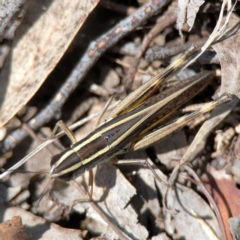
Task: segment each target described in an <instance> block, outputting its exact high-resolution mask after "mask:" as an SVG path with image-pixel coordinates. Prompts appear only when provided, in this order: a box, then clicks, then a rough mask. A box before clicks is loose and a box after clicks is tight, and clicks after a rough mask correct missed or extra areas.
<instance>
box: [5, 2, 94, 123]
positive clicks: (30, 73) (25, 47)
mask: <svg viewBox="0 0 240 240" xmlns="http://www.w3.org/2000/svg"><path fill="white" fill-rule="evenodd" d="M97 3H98V0H92V1H79V0H54V1H42V0H36V1H31V6H30V7H29V10H28V12H27V13H26V17H25V19H24V22H23V24H22V25H21V27H20V28H19V31H18V37H17V38H16V40H15V43H14V47H13V51H12V53H11V56H10V57H9V59H8V61H7V63H6V64H5V67H4V69H3V72H2V74H1V87H0V102H1V110H0V127H1V126H3V125H4V124H6V123H7V122H8V121H9V120H10V119H11V118H12V117H13V116H14V115H15V114H16V113H17V112H18V111H19V110H20V109H21V108H22V107H23V106H24V105H25V104H26V103H27V102H28V101H29V100H30V98H31V97H32V96H33V95H34V94H35V92H36V91H37V90H38V89H39V87H40V86H41V85H42V83H43V82H44V80H45V79H46V77H47V76H48V75H49V73H50V72H51V71H52V70H53V69H54V67H55V66H56V64H57V63H58V61H59V60H60V58H61V57H62V55H63V54H64V52H65V51H66V49H67V48H68V46H69V44H70V43H71V41H72V39H73V38H74V36H75V35H76V33H77V32H78V30H79V29H80V27H81V26H82V24H83V23H84V21H85V20H86V18H87V17H88V15H89V13H90V12H91V11H92V10H93V8H94V7H95V6H96V4H97Z"/></svg>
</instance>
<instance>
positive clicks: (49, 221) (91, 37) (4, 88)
mask: <svg viewBox="0 0 240 240" xmlns="http://www.w3.org/2000/svg"><path fill="white" fill-rule="evenodd" d="M0 4H1V5H0V40H1V46H0V49H1V59H0V62H1V63H4V64H1V66H2V69H1V82H0V84H1V85H0V101H1V104H0V106H1V108H0V125H1V129H0V130H1V131H0V132H1V136H0V139H1V140H2V141H1V145H0V150H1V154H2V155H1V158H0V164H1V168H2V169H8V168H9V167H10V166H12V165H14V164H15V163H16V162H19V160H20V159H22V158H24V157H25V156H27V155H28V154H31V156H32V157H31V159H28V161H25V159H23V162H25V164H24V165H23V166H21V168H19V169H18V170H17V171H16V172H14V173H12V172H11V171H9V172H4V170H3V174H1V175H0V179H1V180H2V182H1V183H0V205H1V207H0V216H1V224H0V238H1V239H14V240H15V239H51V240H53V239H95V238H96V239H180V238H184V239H239V234H240V233H239V227H236V226H239V218H238V217H237V216H239V215H240V210H239V207H238V206H239V199H240V198H239V183H240V155H239V149H240V136H239V134H240V131H239V119H240V114H239V106H238V99H239V89H240V84H238V83H239V79H240V78H239V69H238V65H239V64H238V63H239V62H240V61H239V62H238V58H239V56H240V54H239V52H238V51H239V49H240V48H239V42H240V41H239V6H240V4H239V3H237V4H236V5H234V9H235V11H234V12H231V10H232V7H233V5H232V4H231V1H194V0H179V1H170V0H166V1H158V0H152V1H147V2H145V3H144V4H142V3H140V1H136V0H135V1H134V0H132V1H124V0H119V1H108V0H101V1H97V0H92V1H83V0H71V1H69V0H61V1H59V0H51V1H39V0H34V1H26V0H25V1H20V0H19V1H15V4H13V2H12V1H2V2H1V3H0ZM223 5H224V6H225V7H222V6H223ZM221 9H222V10H223V9H224V11H221ZM221 13H224V15H225V16H227V17H226V18H225V19H224V18H223V19H222V17H223V16H221ZM230 13H231V14H230ZM229 16H230V18H229ZM219 19H220V20H221V21H219V22H221V23H224V22H227V23H228V26H227V28H223V29H226V30H224V31H223V32H221V31H219V29H221V26H218V24H219V22H218V20H219ZM216 25H217V26H218V27H217V28H215V26H216ZM214 28H215V30H214ZM216 29H217V30H216ZM213 31H214V34H213V35H211V33H212V32H213ZM179 33H180V34H179ZM180 35H181V36H182V37H180ZM216 36H217V37H216ZM215 40H219V41H218V42H216V43H215V44H214V45H212V42H213V41H215ZM206 41H208V44H207V45H204V43H205V42H206ZM192 44H194V45H196V46H198V47H202V46H203V47H202V49H204V51H205V50H206V49H205V48H206V47H205V46H207V47H208V49H207V51H205V52H204V53H203V55H202V56H201V58H200V59H199V60H198V61H197V62H195V63H194V62H193V63H192V64H191V65H190V66H189V67H188V68H186V69H184V70H183V71H182V72H181V73H179V74H178V75H177V76H176V77H175V78H174V79H172V80H173V81H170V82H168V83H166V85H164V86H161V89H164V88H166V87H167V86H168V85H172V84H175V82H176V81H180V80H181V79H184V78H187V77H189V76H192V75H195V74H196V73H198V72H200V71H203V70H205V69H207V70H214V71H216V72H220V74H219V76H217V75H216V77H215V78H214V80H213V82H212V83H211V84H210V86H209V87H207V89H206V90H204V91H203V93H201V94H200V95H199V96H197V97H196V98H194V99H193V100H191V103H192V104H198V103H205V102H208V101H211V97H212V96H213V95H214V97H216V96H219V95H221V94H223V93H225V92H227V93H231V94H233V95H234V97H233V100H232V101H230V102H229V103H226V104H224V105H223V106H221V107H219V108H217V109H215V110H214V111H213V112H212V113H211V114H210V117H209V119H208V120H206V121H205V122H204V123H203V125H202V127H200V129H198V126H196V122H200V121H201V120H196V121H194V124H190V125H189V127H186V128H184V129H182V130H180V131H178V132H175V133H173V134H172V135H171V136H169V137H167V138H166V139H164V140H162V141H161V142H159V143H156V144H154V145H153V146H151V147H150V148H149V149H147V150H141V151H136V152H129V153H127V154H125V155H123V156H119V159H121V160H123V161H124V160H128V161H129V160H132V161H133V162H142V161H145V160H146V159H148V161H149V164H150V165H151V166H152V167H153V168H154V170H155V172H156V174H157V175H158V176H159V177H160V178H161V179H162V180H164V181H165V182H168V183H169V184H166V183H164V182H161V181H159V179H156V178H155V176H154V175H153V173H152V171H151V170H150V169H149V168H148V167H147V166H146V165H136V164H135V165H134V164H133V165H127V166H125V165H115V164H113V163H112V162H108V163H104V164H102V165H99V166H98V167H96V168H94V182H93V190H94V192H93V201H91V202H86V201H85V202H79V199H83V198H86V192H85V190H84V189H87V188H88V186H87V185H88V173H86V174H84V175H83V176H81V177H79V178H77V179H76V180H74V181H71V182H69V183H65V182H62V181H58V180H56V181H55V182H54V184H53V186H52V187H51V188H50V189H49V192H48V193H47V194H43V193H45V192H46V191H47V190H48V187H49V185H50V184H49V178H48V175H47V174H46V172H47V171H49V166H50V159H51V157H52V155H54V154H57V153H59V152H60V151H61V150H60V149H62V146H63V145H64V146H65V147H66V146H69V142H68V141H67V139H65V138H63V139H61V141H60V140H57V141H55V142H54V144H51V145H48V144H49V143H50V142H53V141H52V140H51V141H50V140H49V141H45V140H44V139H46V138H47V137H48V136H49V135H50V134H51V129H53V127H54V125H55V123H56V122H57V120H59V119H63V120H64V121H65V122H67V124H68V125H71V124H73V123H75V122H76V121H77V120H79V119H81V122H80V123H78V127H77V130H76V131H75V132H74V133H75V135H76V138H77V139H78V140H80V139H82V138H83V137H84V136H86V135H87V134H88V133H89V132H90V131H92V130H93V129H94V126H95V125H94V124H95V122H96V117H97V116H99V115H100V114H101V110H102V109H103V108H104V105H105V103H106V101H107V100H108V99H109V98H110V97H111V96H112V95H113V96H114V100H113V103H112V104H113V105H112V106H110V107H109V108H110V109H112V108H114V107H115V106H116V104H117V103H115V102H116V101H117V100H118V99H122V98H124V90H126V91H131V90H132V89H134V88H136V87H137V86H140V85H142V83H143V82H144V81H146V79H149V78H150V77H151V76H154V75H155V74H156V73H158V72H159V70H160V69H164V68H166V66H168V65H169V63H170V62H171V61H172V60H173V59H174V58H175V57H176V55H177V54H179V53H182V52H184V51H185V50H186V49H187V48H188V47H189V46H190V45H192ZM210 45H212V47H209V46H210ZM213 59H214V60H213ZM161 89H160V90H161ZM116 95H117V96H116ZM114 104H115V105H114ZM107 114H108V112H107V113H106V114H105V115H106V116H105V115H104V117H103V118H102V119H104V118H105V117H106V118H107ZM174 115H175V116H173V117H178V116H180V115H181V113H180V111H176V113H175V114H174ZM201 119H204V120H205V118H201ZM103 121H104V120H103ZM42 142H43V144H41V143H42ZM47 145H48V146H47ZM39 146H40V147H39ZM40 150H41V151H40ZM19 165H21V164H19ZM38 172H42V173H43V172H44V174H35V173H38ZM10 173H11V174H10ZM6 175H8V176H7V178H3V176H6ZM171 184H172V185H171Z"/></svg>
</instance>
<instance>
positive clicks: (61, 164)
mask: <svg viewBox="0 0 240 240" xmlns="http://www.w3.org/2000/svg"><path fill="white" fill-rule="evenodd" d="M195 54H196V49H194V48H193V47H192V48H190V49H189V50H188V51H187V52H186V53H185V54H184V55H182V56H180V57H179V58H177V59H176V60H175V61H173V63H172V64H170V65H169V67H168V68H166V69H165V70H164V71H163V72H161V73H159V74H158V75H156V76H155V77H153V78H152V79H151V80H149V81H148V82H146V83H145V84H144V85H142V86H141V87H139V88H138V89H136V90H135V91H133V92H132V93H131V94H130V95H129V96H128V97H126V98H125V99H124V100H122V101H121V102H120V103H119V105H118V106H117V107H116V108H115V110H114V111H113V112H112V113H111V114H110V117H109V119H108V120H107V121H106V122H104V123H103V124H100V125H99V126H98V127H97V128H96V129H94V130H93V131H92V132H91V133H90V134H89V135H87V136H86V137H85V138H84V139H82V140H80V141H77V140H76V139H75V137H74V135H73V133H72V132H71V130H70V129H69V128H68V127H67V126H66V125H65V124H64V123H63V122H62V121H59V122H58V123H57V125H56V127H55V128H54V130H53V133H52V137H53V136H54V135H55V133H56V132H57V129H58V127H60V128H61V129H62V130H63V131H64V132H65V133H66V135H67V136H68V137H69V138H70V140H71V141H72V145H71V146H70V147H69V148H67V149H65V150H64V151H63V152H62V153H60V154H57V155H55V156H54V157H53V158H52V160H51V170H50V177H51V178H52V179H54V178H59V179H62V180H66V181H70V180H72V179H75V178H76V177H78V176H79V175H81V174H83V173H84V172H85V171H92V169H93V168H94V167H95V166H96V165H98V164H100V163H102V162H105V161H107V160H111V159H113V158H114V157H116V155H118V154H122V153H125V152H127V151H131V150H136V149H141V148H146V147H148V146H149V145H151V144H153V143H155V142H157V141H159V140H161V139H162V138H164V137H165V136H167V135H168V134H170V133H172V132H173V131H175V130H177V129H180V128H181V127H183V126H184V125H186V124H187V123H188V122H189V121H190V120H191V119H193V118H194V117H196V116H197V115H200V114H203V113H204V112H206V111H210V110H212V109H213V108H215V107H216V106H217V105H219V104H221V103H223V102H226V101H228V100H229V99H230V96H229V95H224V96H222V97H220V98H219V99H217V100H215V101H213V102H211V103H209V104H208V105H206V106H205V107H203V108H202V109H200V110H199V111H197V112H195V113H193V114H192V115H189V116H185V117H182V118H180V119H179V120H176V121H174V122H172V123H171V124H169V125H166V126H164V128H162V129H161V128H159V129H158V127H159V126H160V124H161V123H162V122H163V120H165V119H166V118H167V117H168V116H169V115H170V114H171V113H173V112H174V111H175V110H176V109H178V108H179V107H180V106H181V105H183V104H184V103H186V102H187V101H188V100H189V99H191V98H193V97H194V96H195V95H197V94H198V93H199V92H200V91H201V90H202V89H203V88H205V86H206V85H207V84H208V83H209V81H210V79H211V78H212V77H213V76H214V72H212V71H206V72H203V73H199V74H197V75H195V76H194V77H191V78H189V79H186V80H184V81H182V82H180V83H178V84H177V85H175V86H174V87H172V88H169V89H167V90H165V91H164V92H162V93H161V94H158V95H155V96H152V97H150V96H151V95H152V94H153V93H154V92H155V91H156V89H157V88H158V86H159V85H160V84H161V83H162V82H163V81H166V80H167V79H169V78H171V77H172V76H173V75H174V74H176V73H177V72H179V71H180V70H181V69H182V68H183V66H184V65H185V64H186V62H187V61H188V60H189V59H191V58H192V57H193V56H194V55H195Z"/></svg>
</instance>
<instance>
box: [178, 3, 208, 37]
mask: <svg viewBox="0 0 240 240" xmlns="http://www.w3.org/2000/svg"><path fill="white" fill-rule="evenodd" d="M204 2H205V1H204V0H179V1H178V18H177V28H178V30H179V31H180V34H181V29H182V27H183V25H184V23H186V22H187V24H188V26H189V28H190V29H189V31H190V30H191V28H192V27H193V24H194V21H195V18H196V15H197V13H198V10H199V8H200V7H201V5H202V4H203V3H204Z"/></svg>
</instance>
